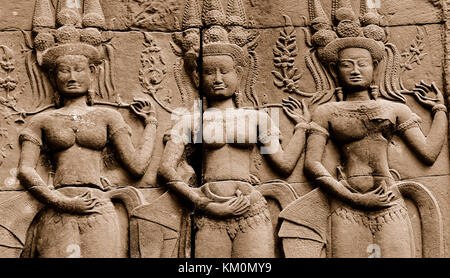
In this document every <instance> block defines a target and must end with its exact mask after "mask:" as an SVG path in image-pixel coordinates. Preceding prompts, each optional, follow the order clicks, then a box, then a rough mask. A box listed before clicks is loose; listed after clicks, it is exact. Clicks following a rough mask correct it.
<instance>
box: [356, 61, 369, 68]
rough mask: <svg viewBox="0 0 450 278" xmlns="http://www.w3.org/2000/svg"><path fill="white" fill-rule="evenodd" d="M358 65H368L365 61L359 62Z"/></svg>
mask: <svg viewBox="0 0 450 278" xmlns="http://www.w3.org/2000/svg"><path fill="white" fill-rule="evenodd" d="M358 66H360V67H368V66H369V63H368V62H367V61H363V62H359V63H358Z"/></svg>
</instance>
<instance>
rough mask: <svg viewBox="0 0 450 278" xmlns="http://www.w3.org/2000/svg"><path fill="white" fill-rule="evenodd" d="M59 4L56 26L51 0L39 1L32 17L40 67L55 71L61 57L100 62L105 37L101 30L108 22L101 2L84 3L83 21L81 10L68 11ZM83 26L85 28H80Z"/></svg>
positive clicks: (87, 1) (69, 8)
mask: <svg viewBox="0 0 450 278" xmlns="http://www.w3.org/2000/svg"><path fill="white" fill-rule="evenodd" d="M63 2H64V1H60V2H59V4H60V5H62V6H60V7H59V9H58V11H57V12H56V23H57V24H58V26H60V27H59V28H58V29H56V30H54V29H51V28H52V27H54V26H55V23H54V19H53V16H52V10H51V4H50V2H49V0H37V2H36V8H35V12H34V17H33V31H34V32H35V33H37V35H36V36H35V38H34V47H35V48H36V54H37V60H38V63H39V65H41V66H43V67H45V68H52V67H53V66H54V65H55V64H54V63H55V61H56V59H57V58H58V57H59V56H62V55H82V56H85V57H86V58H88V60H89V63H91V64H99V63H100V62H101V60H102V59H101V57H100V52H99V50H98V46H99V45H100V44H101V43H102V36H101V33H100V31H99V30H98V28H103V27H104V24H105V18H104V15H103V11H102V8H101V5H100V2H99V0H85V1H84V15H83V18H81V16H80V14H79V12H78V9H76V8H73V7H69V6H68V5H67V2H64V3H65V4H63ZM80 26H83V27H84V28H79V27H80Z"/></svg>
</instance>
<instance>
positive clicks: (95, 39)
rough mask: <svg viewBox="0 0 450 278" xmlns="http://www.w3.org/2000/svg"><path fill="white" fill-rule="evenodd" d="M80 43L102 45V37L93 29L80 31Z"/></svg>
mask: <svg viewBox="0 0 450 278" xmlns="http://www.w3.org/2000/svg"><path fill="white" fill-rule="evenodd" d="M80 41H82V42H85V43H88V44H91V45H94V46H97V45H100V44H101V43H102V35H101V33H100V32H99V31H98V30H97V29H95V28H86V29H84V30H82V31H81V35H80Z"/></svg>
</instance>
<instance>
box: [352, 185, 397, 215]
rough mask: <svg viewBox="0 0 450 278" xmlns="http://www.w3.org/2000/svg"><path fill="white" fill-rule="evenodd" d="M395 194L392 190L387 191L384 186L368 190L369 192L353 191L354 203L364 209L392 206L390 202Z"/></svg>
mask: <svg viewBox="0 0 450 278" xmlns="http://www.w3.org/2000/svg"><path fill="white" fill-rule="evenodd" d="M394 197H395V195H394V193H393V192H392V191H388V192H386V191H385V190H384V187H383V186H379V187H378V188H376V189H374V190H372V191H370V192H367V193H363V194H362V193H352V200H353V204H354V205H355V206H357V207H359V208H362V209H369V210H371V209H372V210H373V209H383V208H387V207H390V206H391V204H390V202H391V201H392V200H393V199H394Z"/></svg>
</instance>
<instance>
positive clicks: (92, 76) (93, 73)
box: [89, 64, 97, 80]
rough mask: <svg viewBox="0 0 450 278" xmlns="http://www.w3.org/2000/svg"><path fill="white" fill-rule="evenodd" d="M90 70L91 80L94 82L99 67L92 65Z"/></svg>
mask: <svg viewBox="0 0 450 278" xmlns="http://www.w3.org/2000/svg"><path fill="white" fill-rule="evenodd" d="M89 70H90V71H91V80H94V79H95V74H96V73H97V67H96V66H95V65H94V64H90V65H89Z"/></svg>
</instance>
